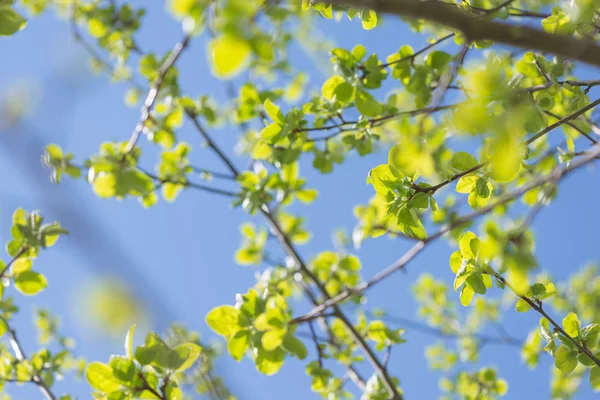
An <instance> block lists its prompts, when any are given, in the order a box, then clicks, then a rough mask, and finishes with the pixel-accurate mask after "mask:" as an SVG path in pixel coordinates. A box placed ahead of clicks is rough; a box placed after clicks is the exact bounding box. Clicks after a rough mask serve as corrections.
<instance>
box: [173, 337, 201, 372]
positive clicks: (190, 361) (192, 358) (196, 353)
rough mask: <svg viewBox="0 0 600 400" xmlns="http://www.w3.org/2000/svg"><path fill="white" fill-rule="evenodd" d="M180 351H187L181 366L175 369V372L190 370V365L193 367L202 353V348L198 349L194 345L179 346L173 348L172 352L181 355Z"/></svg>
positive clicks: (198, 347)
mask: <svg viewBox="0 0 600 400" xmlns="http://www.w3.org/2000/svg"><path fill="white" fill-rule="evenodd" d="M182 349H186V350H187V352H185V353H186V354H187V357H186V359H185V361H184V362H183V364H181V365H180V366H179V368H177V371H185V370H186V369H188V368H190V367H191V366H192V365H194V363H195V362H196V360H197V359H198V357H200V353H202V347H200V346H199V345H197V344H196V343H184V344H180V345H179V346H177V347H175V349H174V350H175V351H176V352H178V353H180V354H181V353H183V352H182V351H181V350H182Z"/></svg>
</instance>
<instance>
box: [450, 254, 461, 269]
mask: <svg viewBox="0 0 600 400" xmlns="http://www.w3.org/2000/svg"><path fill="white" fill-rule="evenodd" d="M461 265H462V256H461V255H460V251H458V250H456V251H455V252H454V253H452V255H451V256H450V269H451V270H452V272H454V273H455V274H457V273H458V271H459V270H460V267H461Z"/></svg>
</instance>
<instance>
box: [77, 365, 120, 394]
mask: <svg viewBox="0 0 600 400" xmlns="http://www.w3.org/2000/svg"><path fill="white" fill-rule="evenodd" d="M85 378H86V379H87V381H88V383H89V384H90V386H91V387H92V388H94V389H96V390H98V391H100V392H103V393H106V394H110V393H113V392H116V391H117V390H119V389H120V388H121V383H120V382H119V380H117V378H115V376H114V375H113V372H112V368H111V367H110V366H108V365H106V364H103V363H101V362H93V363H90V364H89V365H88V366H87V368H86V369H85Z"/></svg>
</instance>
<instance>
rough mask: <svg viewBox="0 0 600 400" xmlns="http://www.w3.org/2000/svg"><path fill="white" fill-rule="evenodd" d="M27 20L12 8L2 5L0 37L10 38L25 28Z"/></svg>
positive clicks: (0, 7)
mask: <svg viewBox="0 0 600 400" xmlns="http://www.w3.org/2000/svg"><path fill="white" fill-rule="evenodd" d="M25 25H27V20H26V19H25V18H23V17H22V16H21V15H20V14H19V13H17V12H16V11H15V10H13V9H12V8H11V7H8V6H4V5H0V36H10V35H12V34H14V33H16V32H18V31H20V30H21V29H23V28H25Z"/></svg>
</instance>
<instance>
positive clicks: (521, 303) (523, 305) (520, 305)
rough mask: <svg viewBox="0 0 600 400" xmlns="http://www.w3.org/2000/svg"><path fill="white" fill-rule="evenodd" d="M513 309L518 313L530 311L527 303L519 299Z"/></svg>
mask: <svg viewBox="0 0 600 400" xmlns="http://www.w3.org/2000/svg"><path fill="white" fill-rule="evenodd" d="M515 309H516V310H517V311H518V312H526V311H529V310H531V306H530V305H529V303H528V302H526V301H525V300H523V299H519V300H518V301H517V305H516V306H515Z"/></svg>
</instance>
